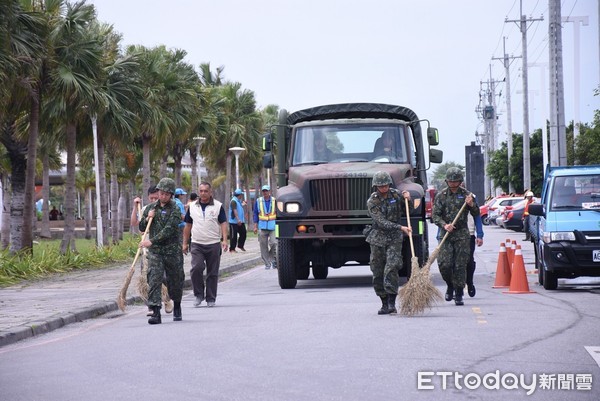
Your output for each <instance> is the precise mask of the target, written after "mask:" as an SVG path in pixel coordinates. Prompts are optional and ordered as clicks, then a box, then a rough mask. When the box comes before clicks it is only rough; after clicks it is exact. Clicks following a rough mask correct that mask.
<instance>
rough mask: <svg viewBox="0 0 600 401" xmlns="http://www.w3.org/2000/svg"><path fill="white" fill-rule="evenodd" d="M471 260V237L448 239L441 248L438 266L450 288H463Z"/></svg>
mask: <svg viewBox="0 0 600 401" xmlns="http://www.w3.org/2000/svg"><path fill="white" fill-rule="evenodd" d="M470 258H471V247H470V244H469V237H468V236H467V237H465V238H462V237H460V238H453V239H449V238H448V239H446V241H445V242H444V244H443V245H442V247H441V248H440V254H439V257H438V266H439V268H440V273H441V275H442V278H443V279H444V281H445V282H446V284H448V285H449V286H450V285H452V286H453V287H454V288H463V287H464V286H465V280H466V276H467V264H468V263H469V260H470Z"/></svg>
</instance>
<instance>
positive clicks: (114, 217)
mask: <svg viewBox="0 0 600 401" xmlns="http://www.w3.org/2000/svg"><path fill="white" fill-rule="evenodd" d="M108 166H109V168H110V229H111V230H110V231H111V234H110V235H111V237H112V243H113V244H117V243H118V242H119V223H120V221H119V183H118V182H117V172H116V168H115V163H114V161H112V160H109V161H108Z"/></svg>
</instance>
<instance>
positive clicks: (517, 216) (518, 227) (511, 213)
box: [498, 199, 527, 231]
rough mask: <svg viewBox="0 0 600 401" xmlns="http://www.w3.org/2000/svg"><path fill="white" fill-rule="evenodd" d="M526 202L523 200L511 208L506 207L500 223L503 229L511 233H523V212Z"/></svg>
mask: <svg viewBox="0 0 600 401" xmlns="http://www.w3.org/2000/svg"><path fill="white" fill-rule="evenodd" d="M526 203H527V201H526V200H525V199H523V200H521V201H520V202H517V203H515V204H513V205H511V206H506V207H505V208H504V211H503V212H502V216H501V217H500V218H501V219H502V223H501V224H498V225H501V226H502V227H503V228H506V229H508V230H513V231H523V212H524V211H525V205H526Z"/></svg>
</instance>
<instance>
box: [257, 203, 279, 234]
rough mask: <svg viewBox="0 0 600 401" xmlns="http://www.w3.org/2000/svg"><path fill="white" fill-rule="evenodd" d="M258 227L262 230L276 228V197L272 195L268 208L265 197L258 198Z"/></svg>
mask: <svg viewBox="0 0 600 401" xmlns="http://www.w3.org/2000/svg"><path fill="white" fill-rule="evenodd" d="M258 228H259V229H261V230H270V231H273V230H275V198H274V197H272V196H271V199H270V201H269V209H268V210H267V202H265V198H263V197H260V198H258Z"/></svg>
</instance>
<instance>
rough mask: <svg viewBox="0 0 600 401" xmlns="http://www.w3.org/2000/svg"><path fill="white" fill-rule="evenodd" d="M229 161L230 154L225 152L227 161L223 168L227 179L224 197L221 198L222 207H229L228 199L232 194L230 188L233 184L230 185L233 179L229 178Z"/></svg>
mask: <svg viewBox="0 0 600 401" xmlns="http://www.w3.org/2000/svg"><path fill="white" fill-rule="evenodd" d="M231 159H233V158H232V157H231V152H229V151H227V160H226V163H225V166H226V167H225V169H226V172H225V174H226V175H225V177H227V179H226V180H225V196H224V197H223V204H224V205H229V198H230V197H231V193H232V191H231V187H232V186H233V185H235V183H234V184H232V183H231V182H232V181H233V180H235V178H233V179H232V178H231Z"/></svg>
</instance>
